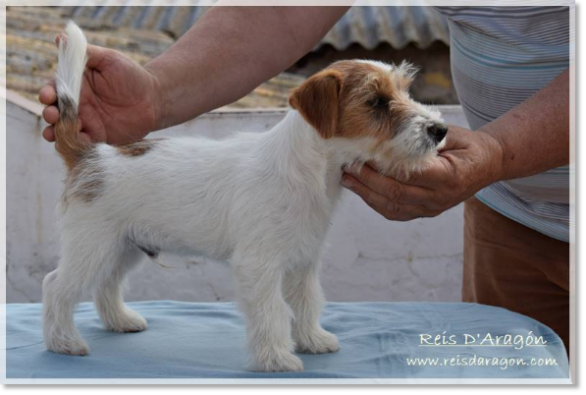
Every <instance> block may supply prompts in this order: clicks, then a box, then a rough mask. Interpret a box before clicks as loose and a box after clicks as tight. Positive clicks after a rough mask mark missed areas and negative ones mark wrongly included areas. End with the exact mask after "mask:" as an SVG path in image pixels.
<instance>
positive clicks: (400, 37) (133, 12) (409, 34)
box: [60, 2, 449, 50]
mask: <svg viewBox="0 0 586 395" xmlns="http://www.w3.org/2000/svg"><path fill="white" fill-rule="evenodd" d="M119 3H123V2H119ZM60 8H61V9H62V10H63V12H64V13H66V14H69V15H72V16H75V17H76V18H85V19H88V20H91V21H92V23H95V24H96V25H103V26H112V27H132V28H137V29H147V30H158V31H163V32H168V33H169V34H171V35H172V36H173V37H175V38H177V37H179V36H181V35H182V34H184V33H185V32H186V31H187V30H188V29H189V28H190V27H191V26H192V25H193V24H194V23H195V21H196V20H197V19H198V18H199V17H201V16H202V15H203V14H204V13H205V12H206V11H207V9H209V8H210V7H151V6H146V7H140V6H119V7H107V6H99V7H83V6H78V7H60ZM435 41H441V42H443V43H445V44H448V43H449V33H448V26H447V21H446V19H445V17H444V16H443V15H441V14H440V13H439V12H437V11H435V10H434V9H433V8H431V7H352V8H351V9H350V10H349V11H348V12H347V13H346V14H345V15H344V16H343V17H342V18H341V19H340V20H339V21H338V22H337V23H336V25H335V26H334V27H333V28H332V29H331V30H330V31H329V32H328V34H327V35H326V36H325V37H324V38H323V40H322V41H321V42H320V44H319V45H318V46H317V47H316V48H315V50H317V49H319V48H320V47H322V46H323V45H326V44H329V45H331V46H333V47H334V48H336V49H337V50H344V49H346V48H348V47H349V46H350V45H352V44H359V45H361V46H363V47H364V48H367V49H373V48H376V47H377V46H379V45H380V44H383V43H386V44H389V45H391V46H392V47H393V48H396V49H400V48H403V47H405V46H406V45H408V44H410V43H414V44H415V45H416V46H418V47H419V48H427V47H428V46H430V45H431V44H432V43H433V42H435Z"/></svg>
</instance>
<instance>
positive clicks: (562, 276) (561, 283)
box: [462, 198, 570, 353]
mask: <svg viewBox="0 0 586 395" xmlns="http://www.w3.org/2000/svg"><path fill="white" fill-rule="evenodd" d="M569 281H570V247H569V244H568V243H564V242H561V241H558V240H555V239H552V238H550V237H548V236H545V235H543V234H541V233H539V232H537V231H535V230H533V229H530V228H527V227H526V226H524V225H521V224H519V223H517V222H515V221H513V220H511V219H508V218H507V217H504V216H503V215H501V214H499V213H497V212H496V211H494V210H492V209H491V208H489V207H487V206H486V205H484V204H483V203H481V202H480V201H478V200H477V199H476V198H471V199H469V200H468V201H466V203H465V209H464V284H463V290H462V299H463V301H464V302H474V303H481V304H487V305H492V306H499V307H504V308H506V309H509V310H511V311H515V312H517V313H521V314H524V315H526V316H529V317H531V318H534V319H536V320H537V321H540V322H542V323H543V324H545V325H547V326H549V327H550V328H551V329H553V330H554V331H555V332H556V333H557V334H558V335H559V336H560V337H561V338H562V340H563V342H564V345H565V346H566V350H569V341H570V332H569V327H570V311H569V302H570V298H569V295H570V294H569V289H570V287H569ZM568 353H569V351H568Z"/></svg>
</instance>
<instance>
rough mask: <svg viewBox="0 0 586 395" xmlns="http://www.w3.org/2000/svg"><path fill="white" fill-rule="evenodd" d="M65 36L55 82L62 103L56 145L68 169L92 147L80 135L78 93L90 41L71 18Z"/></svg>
mask: <svg viewBox="0 0 586 395" xmlns="http://www.w3.org/2000/svg"><path fill="white" fill-rule="evenodd" d="M65 33H66V34H67V37H66V38H62V39H61V40H60V41H59V63H58V65H57V75H56V76H55V81H56V85H57V99H58V102H59V120H58V121H57V123H56V124H55V148H56V149H57V152H58V153H59V154H60V155H61V157H62V158H63V160H64V161H65V164H66V165H67V168H68V169H73V168H74V167H75V165H76V164H77V163H78V162H79V160H80V159H81V158H83V154H84V152H85V151H87V149H88V148H89V145H88V144H87V143H84V142H82V140H81V139H80V138H79V135H78V133H79V120H78V108H79V93H80V91H81V82H82V78H83V72H84V70H85V65H86V62H87V57H86V50H87V40H86V38H85V36H84V35H83V32H82V31H81V29H80V28H79V27H78V26H77V25H76V24H75V23H74V22H73V21H70V22H69V23H68V24H67V28H66V29H65Z"/></svg>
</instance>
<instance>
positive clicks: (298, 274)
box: [283, 262, 340, 354]
mask: <svg viewBox="0 0 586 395" xmlns="http://www.w3.org/2000/svg"><path fill="white" fill-rule="evenodd" d="M318 273H319V262H318V263H315V264H307V265H305V266H302V267H296V268H295V269H294V270H291V271H290V272H288V273H287V274H286V275H285V278H284V281H283V292H284V295H285V300H286V301H287V303H289V305H290V306H291V308H292V309H293V314H294V315H295V320H294V321H293V339H294V340H295V343H296V347H297V351H299V352H305V353H310V354H324V353H329V352H335V351H338V350H339V348H340V347H339V346H338V339H337V338H336V336H335V335H334V334H332V333H330V332H328V331H326V330H325V329H323V328H322V327H321V325H320V323H319V317H320V315H321V311H322V307H323V305H324V302H325V299H324V297H323V292H322V289H321V285H320V283H319V276H318Z"/></svg>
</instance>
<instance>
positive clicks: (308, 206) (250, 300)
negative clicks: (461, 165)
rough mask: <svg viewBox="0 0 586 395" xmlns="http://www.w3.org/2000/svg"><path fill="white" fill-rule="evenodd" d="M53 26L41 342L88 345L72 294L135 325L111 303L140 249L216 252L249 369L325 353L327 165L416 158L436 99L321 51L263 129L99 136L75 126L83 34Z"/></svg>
mask: <svg viewBox="0 0 586 395" xmlns="http://www.w3.org/2000/svg"><path fill="white" fill-rule="evenodd" d="M66 33H67V39H66V40H65V39H64V40H61V42H60V44H59V65H58V70H57V75H56V86H57V93H58V102H59V108H60V118H59V121H58V123H57V124H56V125H55V135H56V149H57V151H58V153H59V154H60V155H61V157H62V158H63V160H64V162H65V165H66V168H67V179H66V185H65V191H64V193H63V197H62V202H61V206H62V214H61V220H60V235H61V260H60V263H59V266H58V268H57V269H56V270H54V271H53V272H51V273H49V274H47V276H46V277H45V279H44V282H43V301H44V337H45V342H46V345H47V348H48V349H49V350H51V351H53V352H56V353H61V354H70V355H86V354H88V353H89V347H88V345H87V344H86V342H85V341H84V340H83V339H82V337H81V335H80V333H79V332H78V330H77V329H76V327H75V325H74V323H73V312H74V309H75V306H76V304H77V303H78V302H79V301H80V299H81V298H82V297H83V295H84V294H86V293H87V292H91V293H92V295H93V297H94V301H95V305H96V309H97V311H98V313H99V316H100V318H101V320H102V322H103V324H104V326H105V327H106V329H108V330H112V331H115V332H137V331H142V330H144V329H146V326H147V323H146V320H145V319H144V318H143V317H142V316H141V315H140V314H138V313H137V312H136V311H133V310H131V309H129V308H128V307H126V306H125V305H124V301H123V298H122V289H123V283H124V280H125V277H126V275H127V274H128V273H129V272H130V271H131V270H132V269H134V268H135V267H137V266H138V263H139V262H140V261H141V259H142V258H143V257H144V255H145V254H146V255H147V256H148V257H149V258H151V259H155V260H156V259H157V258H158V255H159V253H161V252H172V253H179V254H189V255H195V254H197V255H204V256H207V257H210V258H213V259H216V260H222V261H227V262H229V263H230V265H231V267H232V269H233V275H234V280H235V284H236V289H237V300H238V304H239V306H240V308H241V310H242V312H243V313H244V316H245V318H246V323H247V324H246V331H247V336H248V342H249V346H250V349H251V353H252V360H251V365H252V366H251V367H252V369H254V370H257V371H265V372H275V371H300V370H302V369H303V364H302V362H301V359H299V358H298V357H297V356H296V355H295V354H294V352H295V351H297V352H302V353H314V354H319V353H330V352H335V351H337V350H338V348H339V346H338V340H337V338H336V336H335V335H334V334H332V333H329V332H327V331H326V330H324V329H323V328H322V327H321V325H320V323H319V318H320V314H321V310H322V306H323V304H324V297H323V295H322V290H321V287H320V283H319V279H318V274H319V269H320V252H321V249H322V244H323V242H324V238H325V236H326V232H327V230H328V226H329V223H330V218H331V216H332V211H333V210H334V207H335V206H336V202H337V201H338V199H339V197H340V193H341V190H342V188H341V185H340V180H341V176H342V168H343V167H344V166H346V165H349V164H358V165H360V164H364V163H365V162H367V161H371V162H373V163H374V164H375V165H376V166H377V167H378V169H380V171H381V172H383V173H386V174H396V172H404V173H407V174H408V173H411V172H414V171H419V170H421V169H423V168H424V167H425V166H426V165H427V164H428V163H429V162H430V161H432V160H433V159H434V157H435V156H436V155H437V150H438V148H440V146H441V145H442V143H443V141H444V137H445V136H446V133H447V128H446V126H444V123H443V121H442V119H441V118H440V114H439V112H438V111H437V110H434V109H432V108H430V107H427V106H424V105H422V104H420V103H417V102H415V101H413V100H412V99H411V98H410V96H409V93H408V88H409V85H410V83H411V82H412V80H413V77H414V73H415V72H414V69H413V68H412V67H410V66H409V65H408V64H406V63H403V64H401V65H400V66H393V65H388V64H384V63H381V62H374V61H341V62H337V63H334V64H333V65H332V66H330V67H329V68H327V69H325V70H323V71H321V72H319V73H317V74H315V75H314V76H312V77H310V78H309V79H308V80H307V81H306V82H304V83H303V84H302V85H301V86H300V87H299V88H297V89H296V90H295V91H294V92H293V93H292V95H291V97H290V100H289V102H290V105H291V107H292V108H293V110H292V111H290V112H289V113H288V114H287V115H286V116H285V118H284V119H283V120H282V121H281V122H280V123H279V124H278V125H276V126H275V127H274V128H272V129H271V130H270V131H268V132H266V133H240V134H237V135H235V136H233V137H231V138H228V139H225V140H221V141H215V140H210V139H206V138H171V139H163V140H149V139H146V140H142V141H138V142H136V143H132V144H128V145H125V146H115V147H114V146H110V145H107V144H86V143H83V142H82V141H81V140H80V139H79V138H78V119H77V114H78V113H77V111H78V105H79V93H80V89H81V80H82V74H83V72H84V68H85V62H86V55H85V54H86V46H87V43H86V39H85V37H84V35H83V33H82V32H81V30H80V29H79V28H78V27H77V26H76V25H75V24H74V23H73V22H70V23H69V25H68V26H67V29H66ZM218 341H221V339H218Z"/></svg>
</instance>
